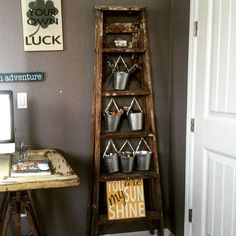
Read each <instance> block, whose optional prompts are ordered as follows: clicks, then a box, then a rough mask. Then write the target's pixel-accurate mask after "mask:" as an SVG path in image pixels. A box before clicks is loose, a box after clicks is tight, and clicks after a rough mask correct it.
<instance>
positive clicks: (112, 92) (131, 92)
mask: <svg viewBox="0 0 236 236" xmlns="http://www.w3.org/2000/svg"><path fill="white" fill-rule="evenodd" d="M145 95H150V91H148V90H125V91H119V90H110V91H106V92H105V91H103V92H102V96H104V97H118V96H145Z"/></svg>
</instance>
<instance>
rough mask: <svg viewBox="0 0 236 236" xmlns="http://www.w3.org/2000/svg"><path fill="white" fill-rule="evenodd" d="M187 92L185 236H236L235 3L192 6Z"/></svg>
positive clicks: (212, 0)
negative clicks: (190, 211) (195, 27)
mask: <svg viewBox="0 0 236 236" xmlns="http://www.w3.org/2000/svg"><path fill="white" fill-rule="evenodd" d="M194 21H197V22H198V27H197V28H198V30H197V36H194V32H193V31H194ZM195 25H196V24H195ZM188 86H189V87H188V115H187V121H188V124H187V149H186V150H187V152H186V153H187V155H186V210H185V217H186V219H185V236H235V235H236V0H195V1H194V0H192V1H191V17H190V48H189V85H188ZM191 119H194V131H191V130H190V129H191V128H190V126H191V125H190V121H191ZM192 128H193V127H192ZM189 209H192V223H189V219H188V218H189V217H188V213H189Z"/></svg>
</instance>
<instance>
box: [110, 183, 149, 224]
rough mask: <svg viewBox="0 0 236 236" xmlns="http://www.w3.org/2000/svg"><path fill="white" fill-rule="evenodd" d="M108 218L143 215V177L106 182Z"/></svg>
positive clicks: (144, 212)
mask: <svg viewBox="0 0 236 236" xmlns="http://www.w3.org/2000/svg"><path fill="white" fill-rule="evenodd" d="M106 191H107V210H108V219H109V220H119V219H130V218H139V217H145V216H146V211H145V201H144V188H143V179H129V180H119V181H108V182H106Z"/></svg>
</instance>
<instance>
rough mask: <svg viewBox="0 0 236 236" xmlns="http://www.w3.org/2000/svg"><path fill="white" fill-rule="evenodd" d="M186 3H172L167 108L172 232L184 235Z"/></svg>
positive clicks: (187, 15) (187, 1)
mask: <svg viewBox="0 0 236 236" xmlns="http://www.w3.org/2000/svg"><path fill="white" fill-rule="evenodd" d="M189 2H190V1H189V0H180V1H175V0H172V8H171V9H172V14H171V15H172V17H171V28H172V29H171V32H172V35H171V38H172V50H171V51H172V56H171V92H170V94H171V108H170V163H169V164H170V166H169V167H170V175H171V177H170V180H171V181H170V182H169V186H170V189H171V194H170V204H171V209H173V212H172V214H173V217H171V218H170V219H171V228H172V229H174V230H173V231H174V232H175V234H176V235H177V236H182V235H184V228H183V226H184V194H185V135H186V133H185V130H186V108H187V103H186V101H187V66H188V64H187V63H188V34H189V32H188V28H189V25H188V22H189V4H190V3H189Z"/></svg>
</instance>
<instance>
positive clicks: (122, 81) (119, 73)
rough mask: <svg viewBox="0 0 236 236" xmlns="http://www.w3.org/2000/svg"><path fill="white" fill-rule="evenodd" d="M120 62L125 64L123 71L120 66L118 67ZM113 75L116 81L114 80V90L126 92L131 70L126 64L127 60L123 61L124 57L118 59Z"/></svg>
mask: <svg viewBox="0 0 236 236" xmlns="http://www.w3.org/2000/svg"><path fill="white" fill-rule="evenodd" d="M120 61H121V62H122V64H123V68H122V69H121V68H119V65H118V63H119V62H120ZM112 74H113V77H114V80H113V86H114V89H116V90H124V89H125V88H126V85H127V81H128V77H129V68H128V66H127V64H126V63H125V60H124V59H123V57H122V56H119V57H118V59H117V61H116V63H115V65H114V67H113V70H112Z"/></svg>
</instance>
